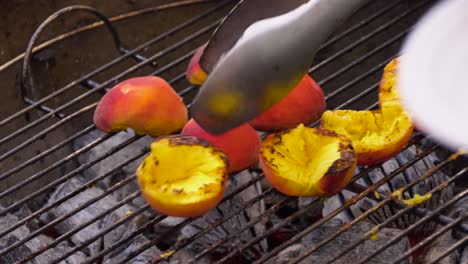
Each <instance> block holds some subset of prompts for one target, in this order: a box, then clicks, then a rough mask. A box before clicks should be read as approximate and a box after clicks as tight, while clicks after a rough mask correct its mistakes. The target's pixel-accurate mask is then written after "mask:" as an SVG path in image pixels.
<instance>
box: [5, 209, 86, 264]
mask: <svg viewBox="0 0 468 264" xmlns="http://www.w3.org/2000/svg"><path fill="white" fill-rule="evenodd" d="M1 209H2V210H3V208H1ZM18 221H19V218H18V217H16V216H14V215H11V214H7V215H6V216H4V217H1V218H0V230H5V229H6V228H8V227H10V226H12V225H14V224H15V223H17V222H18ZM29 234H30V230H29V228H27V227H26V226H24V225H23V226H20V227H19V228H17V229H15V230H14V231H12V232H11V233H9V234H8V235H6V236H4V237H2V238H1V239H0V249H4V248H6V247H8V246H10V245H12V244H14V243H17V242H18V241H20V240H22V239H24V238H25V237H26V236H28V235H29ZM52 242H53V239H52V238H50V237H47V236H44V235H42V234H41V235H38V236H36V237H34V238H33V239H31V240H29V241H27V242H26V243H24V244H22V245H20V246H19V247H17V248H16V249H14V250H12V251H10V252H9V253H7V254H5V255H2V256H0V263H2V264H9V263H16V262H17V261H20V260H21V259H23V258H25V257H27V256H29V255H30V254H31V253H33V252H35V251H37V250H39V249H41V248H43V247H45V246H47V245H48V244H50V243H52ZM70 249H71V247H70V246H69V245H68V243H67V242H66V241H65V242H62V243H60V244H58V245H57V246H56V247H54V248H51V249H49V250H47V251H46V252H44V253H42V254H41V255H39V256H37V257H36V258H35V259H34V260H33V261H31V262H29V263H33V264H36V263H37V264H41V263H49V262H52V260H54V259H57V258H59V257H61V256H62V255H63V254H64V253H65V252H67V251H70ZM85 258H86V256H85V254H83V253H82V252H80V251H78V252H76V253H74V254H73V255H71V256H70V257H68V258H67V259H66V260H64V261H61V262H60V263H61V264H79V263H83V262H84V260H85Z"/></svg>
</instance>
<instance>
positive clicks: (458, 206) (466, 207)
mask: <svg viewBox="0 0 468 264" xmlns="http://www.w3.org/2000/svg"><path fill="white" fill-rule="evenodd" d="M450 209H451V212H450V216H451V217H452V218H453V219H456V218H459V217H461V216H462V215H463V214H466V213H468V196H467V197H465V198H463V199H461V200H460V201H458V202H457V203H455V204H454V205H453V206H452V207H451V208H450ZM462 223H463V224H466V225H468V219H465V220H463V222H462ZM452 236H453V237H455V238H456V239H462V238H464V237H465V236H466V234H465V233H463V232H462V231H460V230H458V229H457V228H455V229H453V231H452ZM467 263H468V262H467Z"/></svg>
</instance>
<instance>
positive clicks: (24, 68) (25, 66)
mask: <svg viewBox="0 0 468 264" xmlns="http://www.w3.org/2000/svg"><path fill="white" fill-rule="evenodd" d="M76 11H82V12H86V13H90V14H93V15H95V16H96V17H98V18H99V19H100V20H101V21H102V22H103V23H104V25H105V26H106V28H107V29H108V30H109V32H110V33H111V35H112V40H113V41H114V45H115V47H116V48H117V50H119V51H121V50H122V42H121V41H120V37H119V34H118V33H117V31H116V30H115V28H114V27H113V26H112V24H111V22H110V21H109V19H107V17H106V16H105V15H103V14H102V13H101V12H99V11H98V10H97V9H95V8H92V7H89V6H83V5H73V6H68V7H65V8H63V9H60V10H59V11H57V12H55V13H53V14H52V15H50V16H49V17H48V18H47V19H46V20H44V22H42V23H41V24H40V25H39V27H38V28H37V29H36V31H34V34H33V35H32V37H31V39H30V40H29V43H28V46H27V48H26V52H25V53H24V59H23V63H22V65H21V71H20V95H21V97H22V98H23V100H25V98H26V97H27V88H28V87H26V86H27V85H28V86H29V88H30V89H32V88H33V84H32V83H31V82H28V80H30V78H29V68H30V67H29V62H30V61H31V55H32V50H33V48H34V45H35V44H36V41H37V39H38V38H39V36H40V35H41V34H42V32H43V31H44V29H45V28H46V27H47V26H49V24H51V23H52V22H54V21H55V20H57V19H58V18H60V17H61V16H63V15H65V14H68V13H70V12H76ZM25 102H26V101H25Z"/></svg>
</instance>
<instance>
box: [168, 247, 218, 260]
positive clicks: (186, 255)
mask: <svg viewBox="0 0 468 264" xmlns="http://www.w3.org/2000/svg"><path fill="white" fill-rule="evenodd" d="M194 257H195V254H194V253H193V252H192V251H191V250H189V249H182V250H179V251H177V252H175V253H174V255H172V256H171V258H170V259H169V261H167V262H163V263H164V264H185V263H188V262H190V261H191V260H193V258H194ZM210 263H213V261H212V260H211V259H209V258H208V257H206V256H204V257H202V258H201V259H199V260H197V264H210Z"/></svg>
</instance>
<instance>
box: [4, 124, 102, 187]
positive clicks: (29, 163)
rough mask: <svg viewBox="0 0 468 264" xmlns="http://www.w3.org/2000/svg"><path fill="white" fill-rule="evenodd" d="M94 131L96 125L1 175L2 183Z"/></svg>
mask: <svg viewBox="0 0 468 264" xmlns="http://www.w3.org/2000/svg"><path fill="white" fill-rule="evenodd" d="M93 129H95V127H94V125H90V126H88V127H87V128H85V129H83V130H82V131H80V132H78V133H76V134H74V135H72V136H71V137H68V138H67V139H66V140H64V141H62V142H60V143H58V144H57V145H55V146H53V147H51V148H49V149H47V150H46V151H44V152H42V153H41V154H39V155H37V156H34V157H33V158H31V159H29V160H27V161H25V162H23V163H22V164H20V165H18V166H17V167H15V168H12V169H11V170H9V171H7V172H5V173H3V174H1V175H0V181H1V180H4V179H6V178H8V177H9V176H10V175H12V174H13V173H15V172H18V171H20V170H22V169H24V168H26V167H27V166H29V165H31V164H33V163H34V162H36V161H38V160H40V159H42V158H44V157H46V156H47V155H49V154H50V153H52V152H54V151H56V150H57V149H59V148H61V147H63V146H65V145H67V144H69V143H70V142H72V141H74V140H75V139H77V138H79V137H81V136H83V135H85V134H87V133H89V132H91V131H92V130H93Z"/></svg>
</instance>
